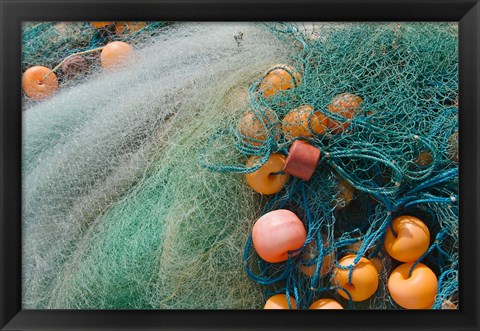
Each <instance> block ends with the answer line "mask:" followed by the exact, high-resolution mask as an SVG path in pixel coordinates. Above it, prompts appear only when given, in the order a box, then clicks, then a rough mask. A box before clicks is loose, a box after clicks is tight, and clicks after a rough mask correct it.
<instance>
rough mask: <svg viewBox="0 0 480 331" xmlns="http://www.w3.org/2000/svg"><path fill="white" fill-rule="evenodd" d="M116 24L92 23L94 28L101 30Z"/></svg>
mask: <svg viewBox="0 0 480 331" xmlns="http://www.w3.org/2000/svg"><path fill="white" fill-rule="evenodd" d="M113 23H114V22H90V24H92V26H93V27H94V28H97V29H101V28H104V27H106V26H109V25H112V24H113Z"/></svg>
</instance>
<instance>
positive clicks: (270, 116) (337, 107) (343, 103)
mask: <svg viewBox="0 0 480 331" xmlns="http://www.w3.org/2000/svg"><path fill="white" fill-rule="evenodd" d="M301 81H302V77H301V75H300V73H298V72H297V71H296V70H295V69H294V68H293V67H291V66H288V65H285V64H278V65H275V66H274V67H272V68H271V69H269V70H268V71H267V73H266V74H265V76H264V77H263V79H262V80H261V82H260V84H259V91H260V92H261V93H262V95H263V96H264V97H265V98H266V99H269V98H271V97H273V96H275V95H278V94H281V93H283V92H285V91H287V90H291V89H294V88H296V87H298V86H299V85H300V84H301ZM361 102H362V99H361V98H360V97H358V96H355V95H353V94H350V93H343V94H340V95H337V96H336V97H335V98H333V100H332V101H331V102H330V103H329V104H328V106H327V109H328V111H330V112H331V113H335V114H337V115H340V116H342V117H344V118H345V122H346V123H344V122H343V121H342V122H341V126H342V128H346V127H348V125H349V123H347V122H349V121H350V119H352V118H353V117H354V116H355V115H356V113H357V112H358V109H359V107H360V104H361ZM338 123H340V122H339V121H338V120H334V119H330V118H329V117H327V116H326V115H325V114H323V113H322V112H320V111H316V110H315V109H314V107H313V106H312V105H308V104H304V105H300V106H298V107H297V108H295V109H293V110H291V111H290V112H288V114H287V115H286V116H285V117H284V118H283V120H282V121H280V119H279V118H278V116H277V114H276V113H275V112H274V111H273V110H271V109H267V108H263V109H262V111H261V113H256V112H253V111H246V112H245V113H244V114H243V116H242V117H241V119H240V120H239V122H238V124H237V130H238V132H239V133H240V135H241V136H242V138H243V140H244V141H245V142H247V143H249V144H251V145H253V146H261V145H262V144H264V143H265V141H266V140H267V139H272V138H273V140H274V141H278V140H279V138H280V134H282V133H283V135H284V137H285V139H286V140H287V141H289V140H294V141H293V143H292V144H291V146H290V148H289V153H288V157H287V158H286V159H284V158H282V155H280V154H273V155H271V156H270V159H269V160H268V161H267V162H266V163H265V164H263V165H262V166H261V167H260V168H259V169H258V170H256V171H255V172H253V173H251V174H248V175H246V178H247V183H248V185H249V186H250V187H251V188H252V189H253V190H254V191H255V192H258V193H261V194H265V195H269V194H275V193H277V192H279V191H280V190H281V189H282V188H283V186H284V185H285V184H286V183H287V182H288V178H289V176H288V175H290V176H294V177H297V178H300V179H303V180H306V181H308V180H310V178H311V177H312V175H313V173H314V172H315V169H316V166H317V164H318V161H319V160H320V153H321V151H320V149H318V148H317V147H315V146H313V145H312V144H310V143H309V142H308V141H306V140H305V139H308V138H313V137H314V136H315V135H320V134H326V133H327V132H330V133H340V132H342V130H340V129H339V128H338V127H339V124H338ZM258 160H260V158H257V157H251V158H250V159H249V160H248V161H247V167H248V168H250V167H252V166H253V165H256V164H258V163H257V161H258ZM280 164H283V168H282V169H280ZM348 189H350V191H348ZM339 191H340V194H341V195H342V199H343V201H344V202H343V203H342V205H343V206H344V205H346V204H348V203H349V202H350V201H351V200H352V198H353V193H352V192H353V189H351V187H348V186H347V185H346V184H341V185H339Z"/></svg>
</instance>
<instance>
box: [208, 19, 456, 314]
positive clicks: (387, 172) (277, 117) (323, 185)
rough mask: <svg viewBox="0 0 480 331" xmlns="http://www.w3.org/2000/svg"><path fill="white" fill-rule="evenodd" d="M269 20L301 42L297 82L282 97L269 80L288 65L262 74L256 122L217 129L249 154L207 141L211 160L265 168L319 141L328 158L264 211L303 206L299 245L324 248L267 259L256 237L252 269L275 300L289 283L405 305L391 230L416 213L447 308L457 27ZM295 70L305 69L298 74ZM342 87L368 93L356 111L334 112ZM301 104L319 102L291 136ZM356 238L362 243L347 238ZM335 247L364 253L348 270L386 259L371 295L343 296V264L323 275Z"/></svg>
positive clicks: (452, 251) (360, 305)
mask: <svg viewBox="0 0 480 331" xmlns="http://www.w3.org/2000/svg"><path fill="white" fill-rule="evenodd" d="M268 27H269V29H270V30H271V31H272V32H273V34H275V35H276V36H278V37H279V38H280V39H282V40H283V41H284V42H285V43H287V44H290V45H295V46H296V47H297V49H298V51H297V52H296V54H295V56H294V58H293V59H292V61H291V62H290V63H288V65H289V66H290V67H288V68H287V69H283V70H285V71H287V72H288V75H287V77H288V79H290V80H292V81H295V80H297V81H299V82H294V83H293V84H292V86H288V87H290V88H287V89H284V90H283V91H280V92H278V93H275V94H274V95H273V96H272V95H268V94H267V93H266V92H264V91H266V90H265V89H262V82H263V81H264V80H266V79H267V78H268V75H269V73H270V72H272V71H274V70H276V69H278V68H282V66H274V67H272V69H271V70H270V71H268V72H267V73H266V74H265V75H264V76H263V77H259V78H258V80H256V81H255V82H252V84H251V86H250V89H249V101H250V105H249V107H247V108H246V110H245V111H247V112H250V113H251V114H253V118H254V119H255V120H256V123H254V121H252V120H251V121H250V122H247V123H250V124H251V127H252V128H253V129H251V130H250V131H248V130H245V128H244V126H245V122H244V118H242V116H241V115H240V114H239V117H237V121H236V122H233V123H231V124H230V125H229V127H226V128H224V132H221V133H218V135H217V136H213V137H212V139H213V140H215V139H217V137H221V138H222V141H223V142H226V143H224V144H223V148H224V150H228V149H231V148H236V149H237V150H238V151H239V152H240V153H241V154H242V155H244V158H242V159H239V160H236V161H235V160H232V162H229V163H228V164H219V163H215V161H214V159H212V158H211V157H210V155H209V152H208V151H205V152H204V154H203V157H204V158H203V164H204V166H205V167H207V168H208V169H210V170H212V171H216V172H221V173H228V172H236V173H242V174H246V173H252V172H254V171H256V170H257V169H259V167H260V166H261V165H262V164H264V163H265V162H266V161H267V160H268V159H269V157H270V155H271V154H272V153H280V154H283V155H288V154H289V147H290V145H291V144H292V142H293V141H294V140H296V139H303V140H306V141H308V142H309V143H310V144H312V145H313V146H316V147H318V148H319V149H320V151H321V159H320V162H319V164H318V166H317V169H316V170H315V173H314V174H313V176H312V178H311V179H310V180H309V181H302V180H300V179H298V178H295V179H290V181H289V183H288V184H287V185H286V186H285V188H284V189H283V190H282V191H280V192H279V193H277V194H276V195H275V196H273V197H272V198H271V199H270V200H269V202H268V203H267V205H266V206H265V207H264V209H263V213H266V212H268V211H272V210H276V209H289V210H292V211H294V212H295V213H296V214H297V215H298V216H299V217H300V219H301V220H302V221H303V222H304V225H305V227H306V230H307V240H306V242H305V243H304V245H303V247H302V248H300V250H299V251H307V252H308V250H309V248H308V247H307V245H309V244H310V243H311V242H312V244H310V246H311V245H314V246H315V247H316V250H317V253H316V254H315V256H316V257H315V258H311V256H310V255H308V254H306V253H305V254H299V255H295V254H292V255H291V256H290V258H289V259H288V260H287V261H286V262H284V263H268V262H266V261H263V260H262V259H261V258H260V257H259V256H258V255H257V253H256V252H255V249H254V247H253V245H252V242H251V239H250V240H249V242H248V243H247V245H246V249H245V256H244V260H245V262H246V263H247V273H248V274H249V275H250V276H251V278H252V279H253V280H254V281H256V282H257V283H259V284H261V285H265V286H266V287H265V297H266V298H267V297H269V296H271V295H272V294H276V293H285V294H287V296H289V295H290V296H292V298H294V299H295V300H296V304H297V308H300V309H305V308H308V307H309V305H310V304H311V303H312V302H313V301H314V300H316V299H318V298H323V297H330V298H335V299H336V300H338V301H339V302H340V303H342V305H343V306H344V307H346V308H347V307H350V308H354V309H365V308H371V309H391V308H399V306H398V305H396V304H395V302H394V301H393V300H392V298H391V297H390V295H389V293H388V289H387V280H388V277H389V275H390V273H391V271H392V270H393V268H395V267H396V266H398V265H399V264H400V263H399V262H397V261H395V260H392V259H391V258H390V257H389V256H388V255H387V254H385V252H384V250H383V240H384V237H385V233H386V231H387V229H388V228H389V226H390V224H391V222H392V219H393V218H395V217H396V216H399V215H412V216H416V217H419V218H420V219H422V220H423V221H424V222H425V223H426V224H427V226H428V227H429V229H430V233H431V245H430V247H429V249H428V250H427V252H426V253H425V254H424V255H423V256H422V257H421V258H420V259H418V261H417V262H416V263H418V262H420V261H421V262H422V263H424V264H426V265H427V266H429V267H430V268H431V269H432V270H433V271H434V272H435V274H436V276H437V277H438V279H439V286H438V295H437V297H436V300H435V303H434V305H433V308H442V305H444V304H445V302H446V300H447V299H448V300H449V301H450V302H451V303H456V302H457V301H458V283H457V282H458V278H457V273H458V230H457V229H458V209H457V208H458V207H457V206H458V204H457V203H458V167H457V164H456V162H458V147H457V137H458V134H457V129H458V117H457V112H458V111H457V106H456V98H457V93H458V71H457V69H458V46H457V42H458V38H457V26H456V25H455V24H438V23H435V24H434V23H394V24H380V23H362V24H361V23H358V24H336V25H335V24H324V25H321V24H309V25H305V24H273V25H268ZM283 68H285V67H284V66H283ZM296 71H298V72H300V73H301V79H299V77H295V75H294V72H296ZM295 85H296V86H295ZM342 93H350V94H354V95H355V96H358V97H360V98H361V99H362V102H361V104H360V108H359V110H358V112H357V114H356V115H355V116H353V117H352V116H349V117H343V116H342V114H339V113H335V112H332V109H333V108H332V107H331V106H329V105H330V103H331V102H332V100H334V98H335V97H336V96H338V95H341V94H342ZM302 105H309V106H311V107H310V108H308V109H309V110H308V111H307V112H306V114H308V117H307V116H305V117H304V123H303V134H299V135H298V136H296V137H292V136H291V135H289V134H287V133H288V132H289V131H288V130H290V132H291V129H289V128H288V125H292V123H294V124H293V125H296V124H295V123H297V124H298V123H299V122H301V121H302V119H301V118H300V115H298V119H297V122H295V121H293V122H292V121H291V119H290V121H289V122H286V121H287V119H288V117H287V114H289V113H290V111H291V110H292V109H298V108H297V107H301V106H302ZM310 109H311V110H310ZM272 111H273V113H272ZM319 113H321V114H323V115H324V116H325V117H327V118H329V119H330V121H331V122H333V123H334V124H336V126H331V125H330V126H329V127H328V126H327V128H326V129H325V130H324V132H323V131H322V130H319V129H318V127H317V125H318V123H317V122H314V120H315V119H316V117H315V116H318V115H316V114H319ZM288 116H290V115H288ZM331 122H330V123H331ZM255 125H256V126H255ZM255 130H256V131H255ZM282 131H283V133H282ZM320 131H322V132H320ZM305 132H306V133H305ZM219 148H221V147H219ZM251 155H256V156H258V157H259V160H260V161H259V162H258V163H257V164H256V165H255V166H253V167H247V166H246V165H245V161H246V158H245V157H248V156H251ZM342 180H343V181H345V180H346V181H347V182H348V183H349V184H350V185H351V186H352V187H353V188H354V189H355V193H354V200H353V201H352V202H351V203H349V204H348V205H347V206H346V207H344V205H345V201H344V199H343V200H342V198H341V197H342V193H341V192H343V190H342V189H341V187H342V186H340V185H341V184H340V183H341V181H342ZM344 185H345V184H343V186H344ZM354 243H357V244H356V247H355V248H354V249H353V250H352V248H351V247H349V246H350V245H352V244H354ZM332 252H333V253H332ZM334 252H336V258H337V259H336V260H337V261H338V260H339V258H340V257H341V256H342V255H345V254H346V253H355V254H356V259H355V261H354V263H353V264H352V265H350V266H349V267H347V269H349V270H352V269H353V267H354V265H355V264H356V263H358V262H359V260H360V257H361V256H366V257H368V258H375V257H379V258H380V261H381V262H382V264H383V268H381V272H380V284H379V288H378V290H377V291H376V293H375V294H374V295H373V296H372V297H370V299H368V300H366V301H362V302H353V301H352V300H346V299H344V298H342V297H341V296H339V295H338V294H337V291H336V290H337V289H338V287H336V286H335V284H333V283H332V277H333V272H329V273H325V274H323V273H320V270H321V268H322V264H323V263H324V262H323V261H324V260H323V256H329V255H330V254H334ZM292 253H294V252H292ZM336 263H337V262H335V263H334V265H335V266H336V267H338V265H337V264H336ZM302 265H304V266H305V265H307V266H310V265H313V266H316V269H315V273H314V274H313V275H306V274H305V273H304V272H302V270H301V266H302ZM350 275H351V272H350Z"/></svg>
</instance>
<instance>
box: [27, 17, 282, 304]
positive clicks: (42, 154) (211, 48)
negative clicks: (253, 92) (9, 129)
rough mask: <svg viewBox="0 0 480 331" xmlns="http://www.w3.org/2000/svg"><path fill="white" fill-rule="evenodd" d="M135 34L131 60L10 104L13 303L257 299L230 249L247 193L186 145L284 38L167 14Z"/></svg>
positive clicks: (254, 208) (238, 244)
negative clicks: (18, 155)
mask: <svg viewBox="0 0 480 331" xmlns="http://www.w3.org/2000/svg"><path fill="white" fill-rule="evenodd" d="M240 32H241V33H243V41H242V42H241V45H239V44H238V42H237V41H236V40H235V38H234V36H236V35H238V34H239V33H240ZM237 39H238V38H237ZM135 45H136V47H135V48H136V49H135V51H136V52H137V55H138V56H137V58H138V61H137V62H136V63H135V64H132V65H128V66H127V67H125V68H122V69H119V70H117V71H115V72H108V73H107V72H104V71H102V68H100V67H99V66H97V67H95V70H96V71H97V73H96V74H92V75H90V76H86V77H84V79H82V80H81V82H80V83H78V84H76V85H73V86H71V87H67V88H62V87H61V88H59V89H58V91H57V92H56V93H55V94H54V95H53V96H52V97H51V98H48V99H45V100H43V101H39V102H29V103H28V104H26V106H25V108H24V112H23V122H24V127H23V134H24V137H23V138H24V145H23V164H22V174H23V231H24V245H23V268H22V270H23V305H24V307H25V308H30V309H45V308H47V309H48V308H56V309H183V308H190V309H191V308H197V309H214V308H217V309H221V308H258V307H260V306H261V304H262V303H261V300H259V298H261V293H262V292H261V288H260V287H259V286H257V285H256V284H254V283H253V282H251V281H250V280H249V278H248V277H247V275H246V274H245V272H244V270H243V266H242V254H243V245H244V243H245V241H246V240H247V238H248V233H249V226H250V222H251V220H252V219H255V218H256V217H258V216H259V210H260V205H259V203H258V201H256V199H255V198H256V197H255V196H254V195H253V194H252V193H251V191H250V190H249V189H248V188H246V187H245V186H244V185H243V183H242V180H243V178H241V177H238V178H237V177H226V176H223V175H215V174H212V173H211V172H209V171H208V170H206V169H203V168H201V166H200V164H199V162H198V160H197V155H198V153H199V148H200V147H202V146H203V144H204V142H205V140H206V139H207V137H208V136H210V135H211V134H212V133H213V132H215V131H216V130H218V129H219V128H220V127H223V126H225V125H226V123H228V120H229V119H230V118H232V117H235V116H236V114H237V113H238V112H240V111H241V109H243V108H244V107H245V106H246V99H244V98H242V96H243V95H244V93H243V87H245V86H247V85H248V84H249V82H250V81H252V80H253V79H254V78H255V77H256V76H258V75H259V74H261V72H262V71H263V70H265V69H266V68H268V66H269V65H270V63H271V62H283V61H287V60H288V58H289V52H288V49H287V48H286V47H285V46H284V45H283V44H282V43H280V42H279V41H278V40H277V39H276V38H273V37H272V35H271V33H269V32H268V31H267V30H266V29H265V28H264V27H263V26H261V25H260V24H194V23H191V24H187V23H185V24H174V25H171V26H169V27H167V28H165V29H163V30H162V31H161V32H159V33H158V36H157V37H155V38H150V39H149V42H148V43H147V44H145V45H143V44H141V43H136V44H135ZM43 63H44V62H37V63H33V64H35V65H37V64H43ZM219 157H220V158H219V160H223V161H225V162H226V161H228V160H230V159H232V158H234V157H236V156H235V153H234V151H231V152H230V153H227V154H225V155H220V156H219ZM233 197H235V199H233Z"/></svg>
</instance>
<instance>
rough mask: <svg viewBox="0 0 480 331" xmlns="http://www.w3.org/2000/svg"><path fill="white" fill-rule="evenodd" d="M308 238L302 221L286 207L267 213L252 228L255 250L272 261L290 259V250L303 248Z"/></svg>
mask: <svg viewBox="0 0 480 331" xmlns="http://www.w3.org/2000/svg"><path fill="white" fill-rule="evenodd" d="M306 239H307V232H306V231H305V226H304V225H303V223H302V221H301V220H300V219H299V218H298V217H297V215H295V214H294V213H293V212H291V211H290V210H286V209H278V210H274V211H271V212H269V213H266V214H265V215H263V216H262V217H260V218H259V219H258V220H257V222H255V224H254V226H253V230H252V241H253V247H254V248H255V251H256V252H257V253H258V255H259V256H260V257H261V258H262V259H263V260H265V261H267V262H270V263H277V262H283V261H286V260H288V252H289V251H295V250H297V249H299V248H301V247H302V246H303V244H304V243H305V240H306ZM296 254H298V252H297V253H296Z"/></svg>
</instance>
